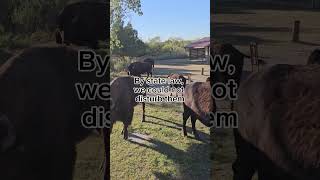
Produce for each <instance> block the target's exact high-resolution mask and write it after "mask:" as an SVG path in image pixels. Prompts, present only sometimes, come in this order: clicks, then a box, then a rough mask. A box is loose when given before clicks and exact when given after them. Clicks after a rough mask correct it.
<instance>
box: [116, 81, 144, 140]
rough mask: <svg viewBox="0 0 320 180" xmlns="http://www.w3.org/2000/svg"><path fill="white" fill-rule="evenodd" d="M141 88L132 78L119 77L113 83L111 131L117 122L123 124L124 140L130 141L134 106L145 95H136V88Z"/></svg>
mask: <svg viewBox="0 0 320 180" xmlns="http://www.w3.org/2000/svg"><path fill="white" fill-rule="evenodd" d="M135 87H140V86H137V85H135V84H134V79H133V78H132V77H119V78H116V79H115V80H113V81H112V82H111V99H112V106H111V116H110V117H111V130H112V125H113V124H114V123H115V122H116V121H121V122H123V131H122V133H123V135H124V139H128V130H127V128H128V126H129V125H131V122H132V118H133V112H134V106H136V105H137V104H138V102H137V101H136V99H135V98H136V97H137V96H139V95H144V93H134V88H135ZM142 110H143V112H142V122H143V121H144V120H145V103H144V102H143V103H142Z"/></svg>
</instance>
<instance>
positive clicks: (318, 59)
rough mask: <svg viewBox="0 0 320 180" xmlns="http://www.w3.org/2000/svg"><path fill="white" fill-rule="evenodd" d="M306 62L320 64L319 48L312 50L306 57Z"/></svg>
mask: <svg viewBox="0 0 320 180" xmlns="http://www.w3.org/2000/svg"><path fill="white" fill-rule="evenodd" d="M307 64H320V49H315V50H314V51H312V53H311V54H310V56H309V58H308V62H307Z"/></svg>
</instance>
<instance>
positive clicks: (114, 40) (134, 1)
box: [110, 0, 142, 52]
mask: <svg viewBox="0 0 320 180" xmlns="http://www.w3.org/2000/svg"><path fill="white" fill-rule="evenodd" d="M131 12H133V13H137V14H139V15H142V11H141V2H140V0H111V1H110V38H111V39H110V49H111V52H113V50H114V49H115V48H121V46H122V45H123V43H122V42H121V41H120V39H119V31H120V30H121V26H122V25H123V22H124V21H125V20H126V19H127V18H128V16H129V14H130V13H131ZM122 27H123V26H122Z"/></svg>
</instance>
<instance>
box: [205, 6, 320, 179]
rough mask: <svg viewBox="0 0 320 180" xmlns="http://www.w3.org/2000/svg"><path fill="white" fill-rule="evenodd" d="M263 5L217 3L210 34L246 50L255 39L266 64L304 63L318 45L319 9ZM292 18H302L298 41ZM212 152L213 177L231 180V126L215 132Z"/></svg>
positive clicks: (212, 16) (247, 69)
mask: <svg viewBox="0 0 320 180" xmlns="http://www.w3.org/2000/svg"><path fill="white" fill-rule="evenodd" d="M264 5H266V4H264ZM264 5H259V4H258V3H257V4H233V3H229V4H219V5H218V6H217V7H216V9H217V12H216V13H215V14H211V23H212V24H211V28H212V35H213V36H212V37H213V38H214V39H215V40H217V41H218V42H228V43H232V44H233V45H235V46H236V47H237V48H239V49H240V50H241V51H242V52H244V53H246V54H249V44H250V42H257V43H258V44H259V55H260V56H262V57H264V58H263V59H264V60H265V61H266V62H267V63H268V65H273V64H281V63H286V64H305V63H306V62H307V58H308V56H309V55H310V53H311V52H312V51H313V50H314V49H315V48H319V47H320V26H319V23H318V20H317V19H319V18H320V13H319V11H312V10H308V9H302V8H287V7H285V6H271V5H268V6H264ZM295 20H300V21H301V33H300V41H299V42H292V41H291V39H292V33H291V32H292V25H293V22H294V21H295ZM249 64H250V63H249V61H246V62H245V67H244V70H245V71H246V72H247V73H246V74H249V71H251V70H250V69H251V66H250V65H249ZM213 153H214V156H213V159H214V163H213V179H215V180H231V179H232V174H233V173H232V163H233V161H234V159H235V157H236V155H235V149H234V142H233V134H232V130H230V129H226V130H224V132H223V133H222V134H221V135H217V136H214V148H213ZM255 179H257V178H255Z"/></svg>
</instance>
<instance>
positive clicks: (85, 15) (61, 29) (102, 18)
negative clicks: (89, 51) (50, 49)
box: [56, 0, 109, 48]
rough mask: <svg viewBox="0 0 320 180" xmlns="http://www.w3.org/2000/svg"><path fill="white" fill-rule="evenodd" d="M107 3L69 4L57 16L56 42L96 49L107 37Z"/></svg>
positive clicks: (81, 2) (98, 0) (82, 2)
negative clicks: (99, 42)
mask: <svg viewBox="0 0 320 180" xmlns="http://www.w3.org/2000/svg"><path fill="white" fill-rule="evenodd" d="M107 3H108V2H107V1H100V0H95V1H88V0H81V1H76V2H72V3H69V4H68V5H67V6H66V7H65V8H64V9H63V10H62V11H61V13H60V14H59V16H58V20H57V24H58V30H57V32H56V42H57V43H59V44H61V43H62V42H63V43H65V44H67V45H69V44H71V43H72V44H76V45H81V46H89V47H91V48H97V46H98V41H99V40H101V41H106V40H107V37H108V32H107V29H108V28H109V27H108V24H107V22H108V17H107V9H108V4H107Z"/></svg>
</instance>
